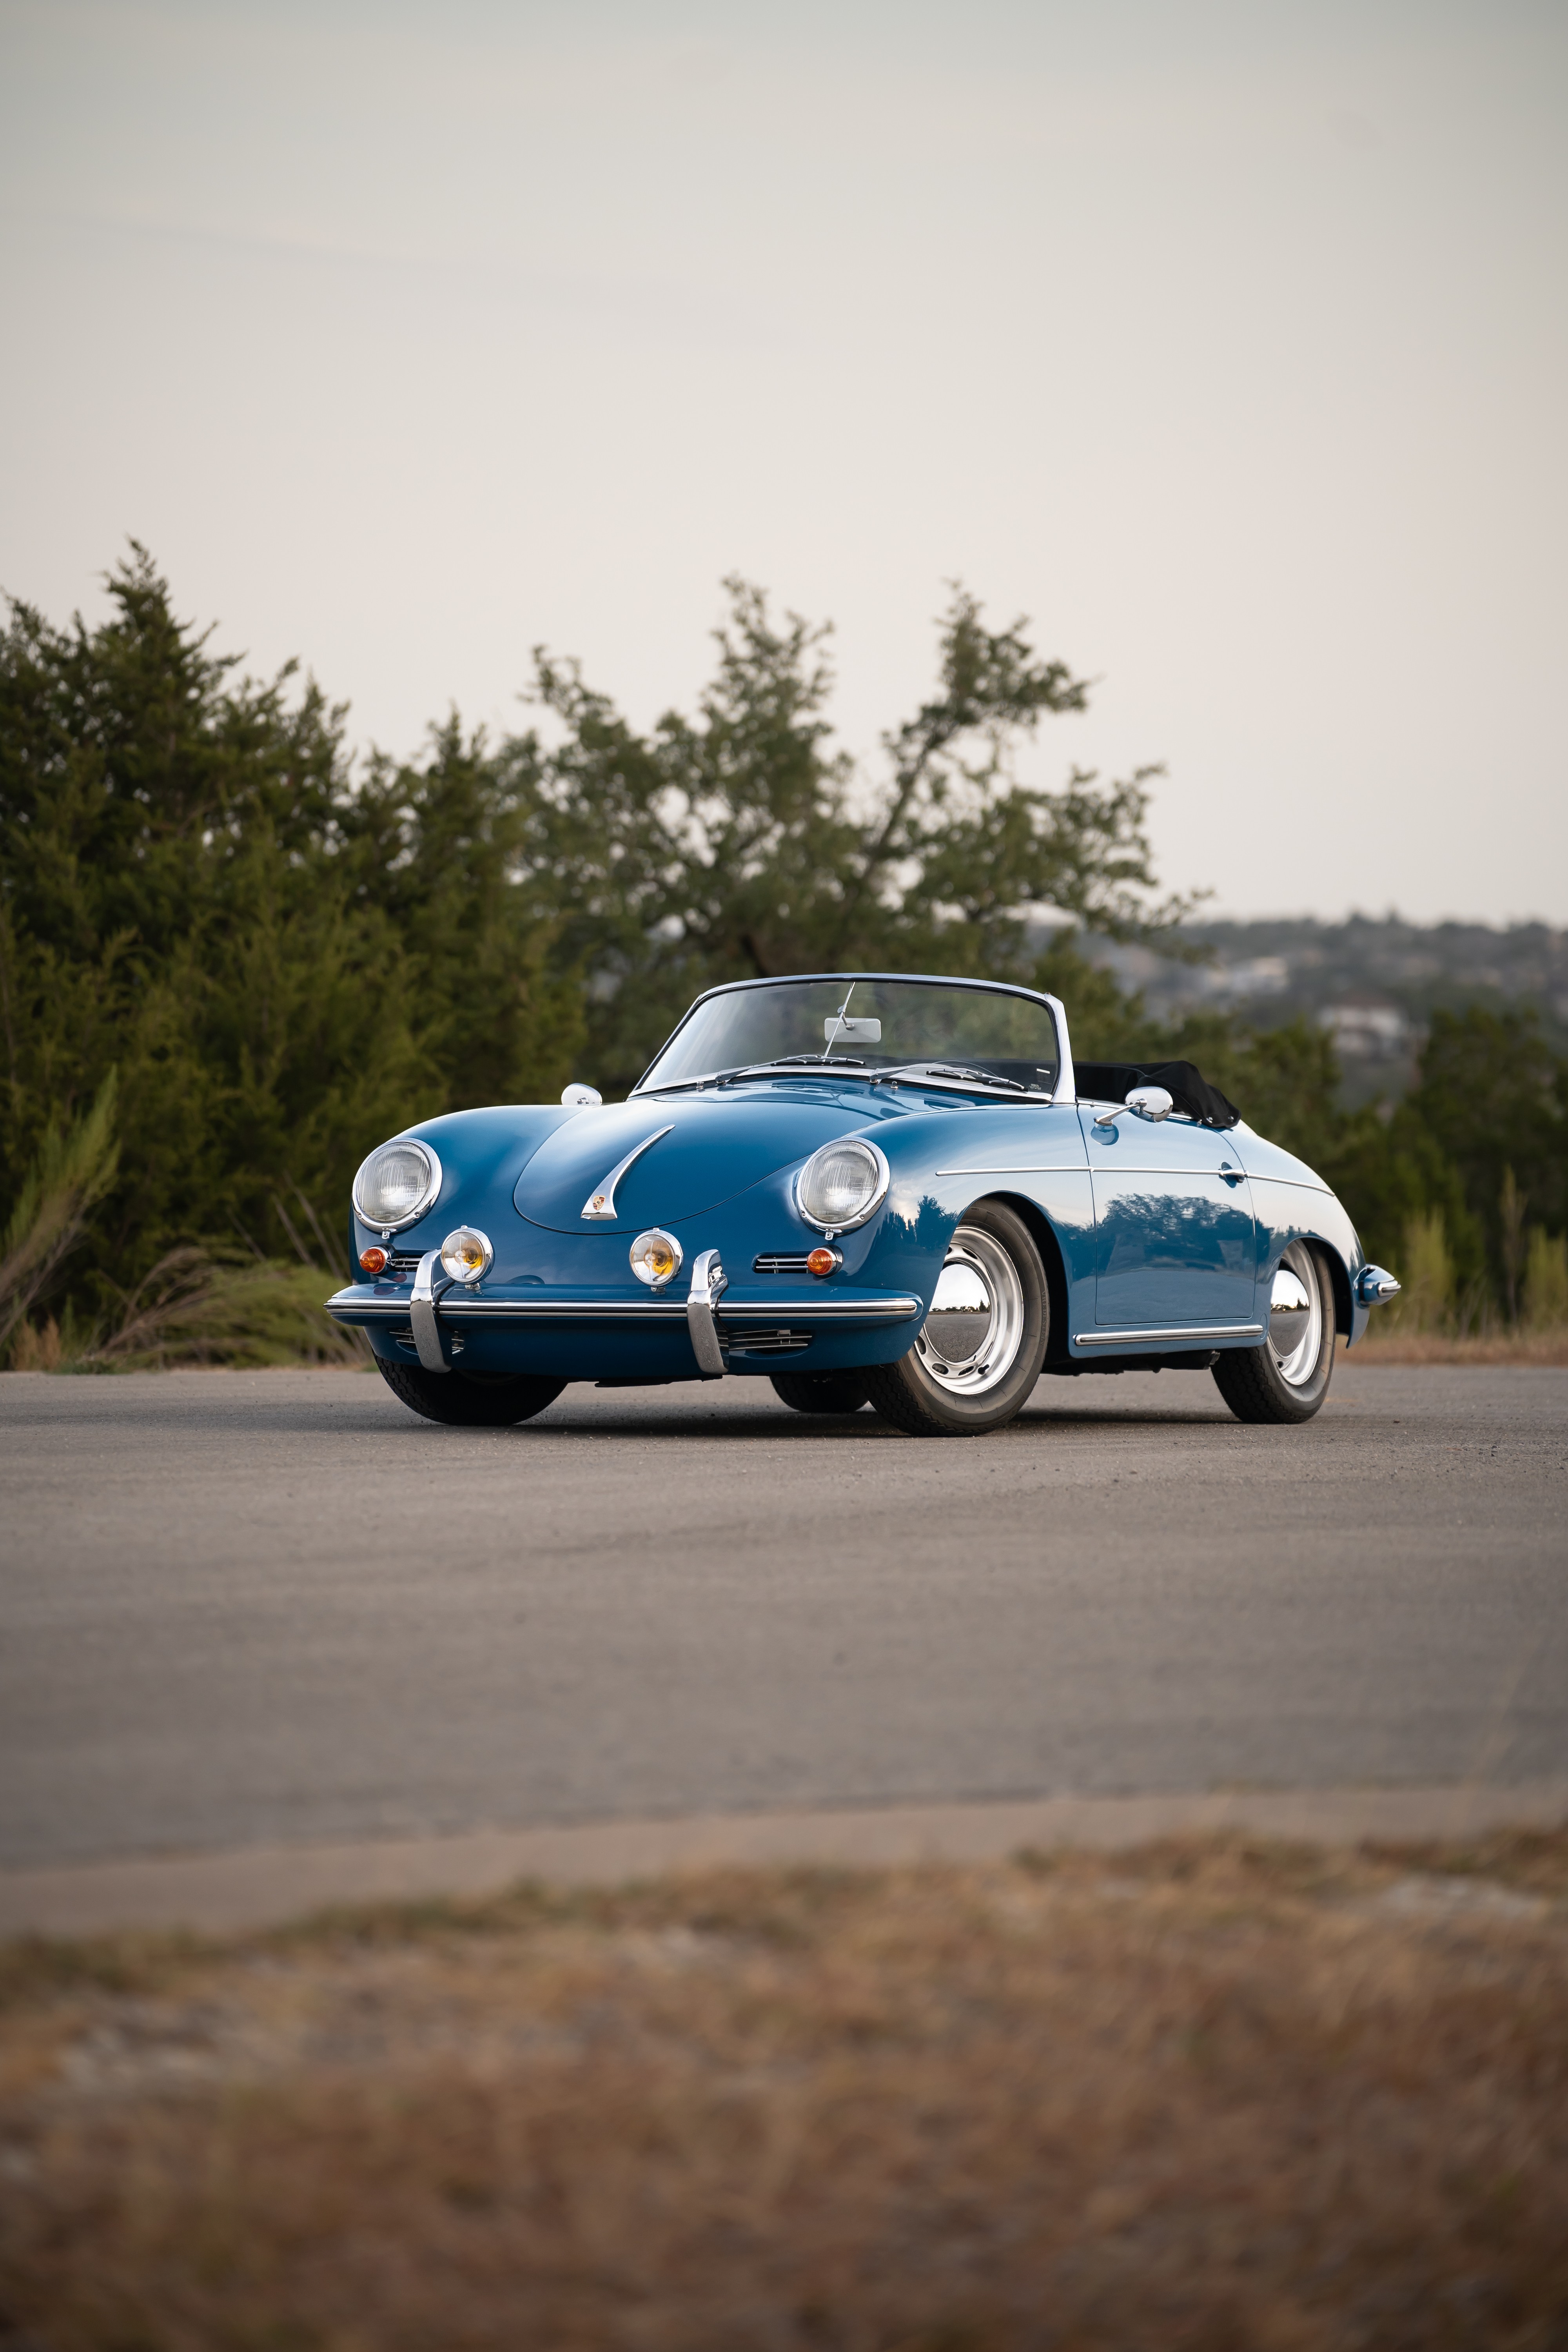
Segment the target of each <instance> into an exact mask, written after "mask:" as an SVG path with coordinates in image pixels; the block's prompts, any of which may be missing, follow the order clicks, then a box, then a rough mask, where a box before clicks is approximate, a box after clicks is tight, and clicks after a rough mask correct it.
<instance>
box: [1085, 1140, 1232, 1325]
mask: <svg viewBox="0 0 1568 2352" xmlns="http://www.w3.org/2000/svg"><path fill="white" fill-rule="evenodd" d="M1104 1108H1110V1106H1109V1105H1104V1104H1100V1105H1093V1104H1085V1105H1084V1106H1083V1107H1082V1108H1080V1110H1079V1119H1080V1120H1081V1122H1082V1125H1083V1132H1084V1141H1085V1144H1086V1147H1087V1149H1088V1151H1089V1170H1090V1172H1091V1174H1092V1177H1093V1183H1094V1222H1095V1286H1094V1307H1095V1321H1096V1323H1097V1324H1111V1325H1115V1326H1117V1327H1119V1328H1125V1329H1128V1330H1131V1329H1132V1328H1135V1327H1136V1326H1138V1325H1140V1324H1149V1325H1152V1326H1154V1327H1163V1326H1169V1325H1173V1324H1183V1323H1194V1324H1214V1323H1250V1322H1251V1321H1252V1319H1253V1312H1254V1293H1255V1287H1256V1281H1257V1272H1258V1241H1257V1231H1256V1227H1255V1224H1254V1221H1253V1213H1252V1191H1251V1187H1250V1185H1249V1184H1248V1182H1247V1173H1246V1171H1245V1170H1244V1169H1243V1167H1242V1165H1241V1162H1240V1160H1239V1159H1238V1157H1237V1151H1236V1149H1235V1147H1234V1145H1233V1144H1232V1142H1231V1140H1230V1139H1229V1137H1228V1136H1226V1134H1225V1133H1224V1132H1223V1131H1222V1130H1220V1129H1215V1128H1212V1127H1199V1126H1197V1125H1195V1124H1194V1122H1193V1121H1191V1120H1189V1119H1184V1118H1180V1117H1179V1116H1177V1115H1176V1114H1174V1113H1173V1114H1172V1116H1171V1117H1170V1118H1163V1119H1157V1120H1156V1119H1152V1118H1144V1117H1142V1116H1141V1115H1140V1114H1139V1113H1138V1112H1137V1111H1134V1110H1124V1111H1123V1112H1122V1113H1121V1117H1120V1118H1118V1119H1117V1120H1116V1122H1115V1124H1114V1126H1111V1127H1098V1126H1096V1124H1095V1111H1096V1109H1104Z"/></svg>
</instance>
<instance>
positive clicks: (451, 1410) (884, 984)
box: [328, 972, 1399, 1437]
mask: <svg viewBox="0 0 1568 2352" xmlns="http://www.w3.org/2000/svg"><path fill="white" fill-rule="evenodd" d="M352 1239H353V1256H354V1258H355V1260H356V1261H357V1263H358V1265H359V1268H360V1271H361V1273H362V1274H363V1281H360V1282H356V1283H354V1284H353V1285H352V1286H351V1287H349V1288H348V1289H346V1290H341V1291H339V1292H338V1293H337V1295H336V1297H333V1298H332V1299H331V1300H330V1301H329V1302H328V1304H329V1306H330V1307H331V1312H332V1314H333V1315H335V1316H336V1317H337V1318H338V1320H339V1321H340V1322H342V1323H351V1324H360V1325H363V1327H364V1328H366V1329H367V1331H368V1332H369V1335H370V1342H371V1345H372V1347H373V1349H374V1351H375V1359H376V1362H377V1364H378V1365H379V1367H380V1369H381V1371H382V1373H383V1374H384V1377H385V1379H386V1381H387V1383H388V1385H389V1386H390V1387H391V1388H393V1389H394V1390H395V1391H396V1393H397V1395H398V1396H400V1397H401V1398H402V1399H403V1401H404V1402H405V1404H408V1405H410V1406H412V1407H413V1409H414V1411H415V1412H420V1413H424V1414H426V1416H427V1417H428V1418H429V1419H430V1420H432V1421H440V1422H448V1423H460V1424H464V1425H466V1426H469V1427H472V1426H475V1425H489V1426H492V1427H500V1426H506V1425H509V1424H510V1423H515V1422H521V1421H526V1420H527V1419H528V1418H529V1417H530V1416H531V1414H533V1413H537V1412H542V1411H543V1409H544V1407H545V1406H546V1405H548V1404H549V1403H550V1402H552V1399H554V1398H555V1397H557V1396H558V1395H559V1394H560V1392H561V1391H562V1390H563V1388H564V1387H565V1386H566V1384H567V1382H568V1381H598V1382H599V1383H600V1384H601V1385H602V1386H613V1387H636V1386H640V1385H648V1386H651V1385H654V1384H658V1383H662V1382H666V1381H689V1380H692V1379H694V1378H700V1379H704V1380H719V1379H721V1378H722V1377H724V1376H725V1375H726V1374H734V1373H744V1372H752V1373H759V1374H762V1375H763V1377H764V1378H767V1379H770V1380H771V1381H772V1382H773V1387H774V1389H775V1390H776V1391H777V1392H778V1394H779V1396H780V1397H781V1398H782V1399H783V1401H784V1403H785V1404H786V1405H791V1406H794V1407H795V1409H796V1410H797V1411H799V1412H817V1413H822V1412H826V1413H844V1412H858V1410H859V1409H860V1408H861V1407H862V1406H863V1405H865V1404H866V1403H867V1402H870V1403H871V1404H872V1405H873V1406H874V1407H875V1408H876V1410H877V1412H879V1413H880V1414H881V1415H883V1416H884V1418H885V1419H887V1420H889V1421H890V1422H892V1423H896V1424H897V1426H898V1427H899V1428H900V1429H904V1430H908V1431H910V1433H912V1434H914V1435H917V1436H922V1437H923V1436H943V1435H964V1434H972V1433H979V1432H982V1431H984V1430H990V1429H996V1428H999V1427H1000V1426H1001V1425H1002V1424H1003V1423H1005V1422H1008V1421H1011V1420H1012V1419H1013V1417H1014V1416H1015V1414H1016V1413H1017V1412H1019V1410H1020V1409H1021V1408H1022V1406H1023V1405H1024V1404H1025V1402H1026V1400H1027V1399H1028V1397H1029V1395H1030V1393H1031V1391H1033V1389H1034V1387H1035V1384H1036V1382H1037V1381H1038V1380H1039V1378H1040V1377H1041V1375H1042V1373H1044V1374H1056V1375H1065V1376H1071V1375H1075V1374H1082V1373H1089V1372H1120V1371H1131V1370H1151V1369H1156V1370H1194V1371H1212V1372H1213V1374H1214V1378H1215V1381H1216V1383H1217V1384H1218V1387H1219V1391H1220V1394H1221V1395H1222V1396H1223V1397H1224V1399H1225V1401H1226V1403H1227V1404H1228V1405H1229V1407H1230V1408H1231V1411H1232V1412H1235V1413H1237V1415H1238V1416H1239V1417H1240V1418H1241V1419H1242V1420H1243V1421H1259V1422H1265V1421H1266V1422H1297V1421H1306V1420H1308V1419H1310V1416H1311V1415H1312V1414H1313V1413H1315V1412H1317V1410H1318V1407H1319V1406H1320V1405H1321V1403H1322V1401H1323V1398H1324V1396H1325V1394H1326V1393H1327V1391H1328V1386H1329V1377H1330V1374H1331V1370H1332V1369H1333V1360H1334V1338H1335V1334H1336V1332H1341V1331H1342V1332H1343V1333H1344V1334H1345V1336H1346V1338H1347V1339H1350V1340H1352V1341H1354V1340H1355V1339H1359V1337H1360V1336H1361V1333H1362V1331H1363V1328H1365V1324H1366V1318H1367V1314H1368V1310H1369V1308H1370V1307H1372V1306H1373V1305H1374V1304H1375V1303H1376V1302H1377V1301H1378V1300H1379V1299H1383V1298H1388V1297H1392V1296H1393V1295H1394V1292H1395V1291H1397V1289H1398V1287H1399V1285H1398V1284H1397V1283H1396V1282H1395V1281H1394V1278H1393V1276H1391V1275H1388V1274H1385V1273H1384V1272H1383V1270H1382V1269H1381V1268H1380V1267H1378V1266H1374V1265H1368V1264H1367V1263H1366V1261H1365V1259H1364V1258H1363V1255H1362V1250H1361V1245H1360V1244H1359V1242H1358V1241H1357V1239H1356V1236H1355V1233H1354V1231H1353V1230H1352V1225H1351V1222H1350V1219H1349V1218H1348V1217H1347V1216H1346V1214H1345V1213H1344V1211H1343V1209H1342V1207H1341V1206H1340V1203H1339V1202H1338V1201H1337V1200H1336V1199H1335V1198H1334V1195H1333V1193H1332V1192H1331V1191H1330V1190H1329V1188H1328V1186H1327V1185H1326V1184H1324V1183H1323V1182H1322V1181H1321V1178H1319V1177H1317V1176H1315V1175H1314V1174H1313V1172H1312V1171H1311V1170H1310V1168H1308V1167H1306V1166H1305V1165H1304V1164H1303V1163H1302V1162H1301V1161H1300V1160H1296V1159H1293V1158H1292V1157H1291V1155H1290V1154H1289V1152H1287V1151H1282V1150H1279V1148H1278V1147H1277V1146H1276V1145H1274V1144H1271V1143H1266V1142H1265V1141H1264V1140H1263V1139H1262V1137H1261V1136H1258V1135H1255V1134H1254V1133H1253V1132H1252V1129H1250V1128H1249V1127H1248V1126H1247V1124H1246V1123H1245V1121H1244V1120H1243V1119H1242V1118H1241V1117H1240V1114H1239V1113H1238V1112H1237V1109H1236V1108H1235V1107H1234V1105H1232V1104H1231V1103H1229V1102H1227V1101H1226V1097H1224V1096H1223V1095H1221V1094H1220V1093H1219V1092H1218V1091H1217V1089H1215V1087H1211V1086H1209V1085H1207V1084H1206V1083H1205V1080H1204V1079H1203V1078H1202V1077H1201V1076H1200V1075H1199V1074H1198V1072H1197V1071H1196V1070H1195V1069H1194V1068H1193V1067H1192V1066H1191V1065H1190V1064H1187V1063H1166V1064H1161V1065H1157V1066H1151V1067H1148V1068H1139V1067H1134V1066H1131V1065H1127V1064H1113V1063H1080V1064H1079V1066H1077V1068H1076V1069H1075V1067H1074V1064H1073V1055H1072V1047H1071V1045H1070V1044H1069V1042H1068V1024H1067V1015H1066V1013H1065V1012H1064V1010H1063V1008H1062V1006H1061V1004H1060V1003H1058V1000H1057V999H1056V998H1055V997H1052V996H1044V995H1037V994H1035V993H1034V992H1032V991H1030V990H1027V989H1023V988H1012V987H1005V986H1003V985H1000V984H998V983H994V982H979V981H968V980H942V979H919V978H913V977H906V976H903V975H898V974H892V973H886V972H858V973H854V972H833V973H828V974H826V975H818V976H816V977H811V978H794V979H784V980H761V981H744V982H739V983H737V984H735V985H733V986H731V987H725V988H716V989H712V990H710V992H709V993H708V994H707V995H705V996H701V997H699V999H698V1001H697V1003H695V1004H694V1005H693V1006H692V1008H691V1010H690V1012H689V1013H688V1014H687V1015H686V1018H685V1019H684V1020H683V1021H682V1022H681V1024H680V1025H679V1028H677V1030H676V1031H675V1034H674V1035H673V1036H672V1037H671V1038H670V1039H669V1041H668V1044H667V1045H665V1046H664V1047H663V1049H662V1050H661V1051H660V1053H659V1054H658V1055H657V1056H656V1057H655V1059H654V1061H653V1064H652V1066H650V1067H649V1069H648V1070H647V1072H646V1074H645V1075H644V1076H643V1077H642V1078H641V1079H639V1081H638V1083H637V1086H636V1087H633V1089H632V1091H631V1094H630V1095H629V1096H628V1097H627V1099H626V1101H625V1102H623V1103H614V1104H610V1103H604V1102H602V1101H601V1100H600V1098H599V1097H598V1096H597V1095H596V1094H595V1092H594V1090H593V1088H592V1087H568V1088H567V1089H566V1093H565V1096H564V1097H563V1100H562V1102H561V1103H560V1104H559V1105H556V1104H521V1105H518V1104H511V1105H506V1106H502V1107H500V1108H495V1109H492V1110H469V1111H457V1112H453V1113H452V1114H450V1115H449V1116H448V1117H446V1118H433V1119H428V1120H426V1122H425V1123H424V1124H423V1125H422V1126H419V1127H416V1128H411V1129H408V1130H407V1132H406V1133H405V1134H403V1135H400V1136H397V1137H395V1139H393V1140H392V1141H391V1142H390V1143H384V1144H383V1145H382V1146H381V1147H380V1149H379V1150H375V1151H373V1152H372V1153H371V1155H370V1157H369V1159H368V1160H365V1162H364V1164H363V1167H362V1168H361V1169H360V1171H359V1173H358V1175H357V1176H356V1177H355V1179H354V1186H353V1221H352Z"/></svg>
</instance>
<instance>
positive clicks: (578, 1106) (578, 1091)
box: [561, 1087, 605, 1110]
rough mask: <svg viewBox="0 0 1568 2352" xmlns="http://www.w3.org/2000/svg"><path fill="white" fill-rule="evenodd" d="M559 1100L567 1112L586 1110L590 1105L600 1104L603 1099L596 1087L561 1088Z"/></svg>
mask: <svg viewBox="0 0 1568 2352" xmlns="http://www.w3.org/2000/svg"><path fill="white" fill-rule="evenodd" d="M561 1099H562V1101H563V1103H564V1104H565V1105H566V1107H567V1108H568V1109H569V1110H586V1109H587V1108H588V1106H589V1105H590V1104H591V1103H602V1102H603V1101H604V1099H605V1097H604V1096H603V1095H602V1094H601V1093H600V1092H599V1089H598V1087H562V1089H561Z"/></svg>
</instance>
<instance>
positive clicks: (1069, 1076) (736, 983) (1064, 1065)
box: [626, 971, 1078, 1103]
mask: <svg viewBox="0 0 1568 2352" xmlns="http://www.w3.org/2000/svg"><path fill="white" fill-rule="evenodd" d="M808 981H809V982H826V981H844V982H857V983H858V982H861V981H886V982H900V981H905V982H910V983H914V982H918V983H919V984H920V985H921V986H922V987H925V988H967V989H972V990H974V991H977V992H980V993H981V994H983V995H987V996H1021V997H1023V998H1025V999H1026V1002H1027V1003H1031V1004H1044V1005H1047V1006H1048V1007H1049V1008H1050V1013H1051V1018H1052V1019H1053V1021H1054V1022H1055V1023H1056V1030H1057V1045H1058V1062H1057V1083H1056V1087H1055V1089H1054V1090H1053V1092H1052V1093H1050V1094H1048V1095H1036V1094H1015V1093H1013V1092H1012V1091H1011V1089H1009V1090H1008V1091H1007V1092H1006V1093H1005V1095H999V1094H991V1093H990V1092H989V1090H987V1098H988V1099H989V1100H991V1101H993V1102H996V1101H1007V1102H1017V1103H1028V1102H1032V1103H1075V1102H1076V1101H1077V1100H1078V1081H1077V1078H1076V1077H1075V1076H1074V1074H1073V1061H1072V1043H1071V1040H1070V1038H1069V1037H1068V1016H1067V1007H1066V1005H1065V1004H1063V1003H1062V1001H1061V999H1060V997H1059V996H1051V995H1048V994H1047V992H1046V991H1045V990H1044V989H1039V988H1020V987H1019V986H1018V985H1017V984H1016V982H1013V981H1007V980H976V979H972V978H970V979H965V978H960V977H959V976H958V975H956V974H955V973H952V972H937V971H781V972H775V973H770V974H769V976H768V977H767V978H766V979H765V980H727V981H724V982H721V984H720V985H719V986H718V987H717V988H706V989H704V990H703V992H702V993H701V995H700V996H699V997H695V998H694V999H693V1000H692V1002H691V1003H690V1004H689V1005H688V1007H687V1009H686V1011H685V1012H684V1013H682V1014H681V1016H680V1018H679V1021H678V1022H677V1023H676V1024H675V1026H674V1028H673V1029H672V1030H671V1031H670V1033H669V1034H668V1037H667V1038H666V1039H665V1041H664V1043H663V1045H661V1046H660V1047H659V1049H658V1053H657V1054H655V1055H654V1056H653V1059H652V1060H651V1061H650V1062H649V1064H648V1066H647V1069H646V1070H644V1072H643V1074H642V1076H641V1077H640V1078H639V1079H638V1080H637V1084H636V1086H635V1087H633V1088H632V1090H631V1092H630V1094H629V1095H628V1096H627V1097H626V1100H627V1101H628V1102H633V1101H635V1100H636V1099H637V1097H638V1096H639V1095H641V1094H643V1092H644V1090H645V1087H646V1090H647V1094H648V1095H649V1096H652V1095H657V1094H664V1093H669V1094H675V1093H677V1092H687V1091H689V1089H690V1088H692V1087H704V1086H711V1085H713V1084H714V1083H715V1082H716V1081H717V1080H718V1079H720V1078H727V1079H728V1080H729V1081H730V1083H731V1085H733V1084H734V1083H735V1080H736V1079H737V1078H738V1077H741V1076H744V1077H748V1078H749V1077H756V1078H758V1079H763V1078H765V1077H767V1076H781V1075H783V1073H782V1072H780V1071H778V1070H776V1069H773V1070H770V1067H769V1066H768V1065H767V1064H765V1063H764V1064H761V1065H756V1066H745V1067H744V1068H743V1069H742V1070H741V1071H735V1070H724V1069H717V1070H710V1071H706V1072H704V1073H702V1074H700V1076H695V1077H689V1078H672V1079H671V1080H670V1081H669V1083H668V1087H648V1086H647V1077H648V1074H649V1072H650V1071H652V1070H656V1069H657V1068H658V1065H659V1063H660V1062H661V1061H662V1060H663V1059H664V1056H665V1055H666V1054H668V1051H669V1049H670V1047H671V1045H674V1043H675V1041H676V1039H677V1038H678V1037H679V1034H680V1033H681V1031H682V1030H683V1029H684V1028H685V1026H686V1024H687V1023H688V1022H689V1020H690V1019H691V1017H692V1015H693V1013H696V1012H697V1011H698V1010H699V1009H700V1007H701V1006H702V1005H704V1004H708V1003H711V1001H712V1000H713V998H714V997H716V996H738V995H740V994H741V993H742V992H743V991H747V990H752V989H759V988H794V987H798V986H799V985H800V984H801V983H802V982H808ZM819 1067H820V1071H821V1073H822V1075H824V1076H833V1077H836V1078H858V1079H859V1080H860V1081H861V1083H862V1084H863V1085H870V1084H872V1083H873V1082H874V1081H875V1079H876V1078H877V1076H878V1075H879V1074H878V1073H877V1072H876V1071H875V1070H872V1069H868V1068H867V1067H866V1066H865V1065H864V1064H861V1065H859V1066H856V1065H855V1064H854V1063H852V1062H849V1061H847V1060H846V1061H844V1062H837V1061H834V1060H832V1059H831V1058H829V1057H828V1056H827V1055H826V1054H825V1055H824V1057H823V1060H822V1062H821V1064H820V1066H819ZM904 1068H906V1069H908V1068H910V1065H908V1064H906V1065H904ZM790 1075H792V1076H816V1075H817V1071H816V1069H814V1068H813V1066H812V1065H811V1064H810V1063H808V1062H805V1061H802V1062H797V1063H795V1066H794V1069H793V1071H792V1072H791V1073H790ZM881 1075H882V1076H883V1077H884V1078H886V1076H888V1074H887V1073H885V1072H884V1073H882V1074H881ZM911 1076H912V1073H911ZM920 1083H921V1085H922V1086H926V1087H935V1088H937V1089H938V1090H939V1091H941V1090H942V1088H943V1087H944V1086H945V1087H951V1088H952V1091H953V1092H954V1093H968V1092H970V1091H971V1090H972V1088H973V1084H974V1081H973V1079H970V1080H967V1081H966V1080H963V1079H960V1078H952V1079H946V1080H944V1079H942V1078H939V1077H923V1078H921V1081H920Z"/></svg>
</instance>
